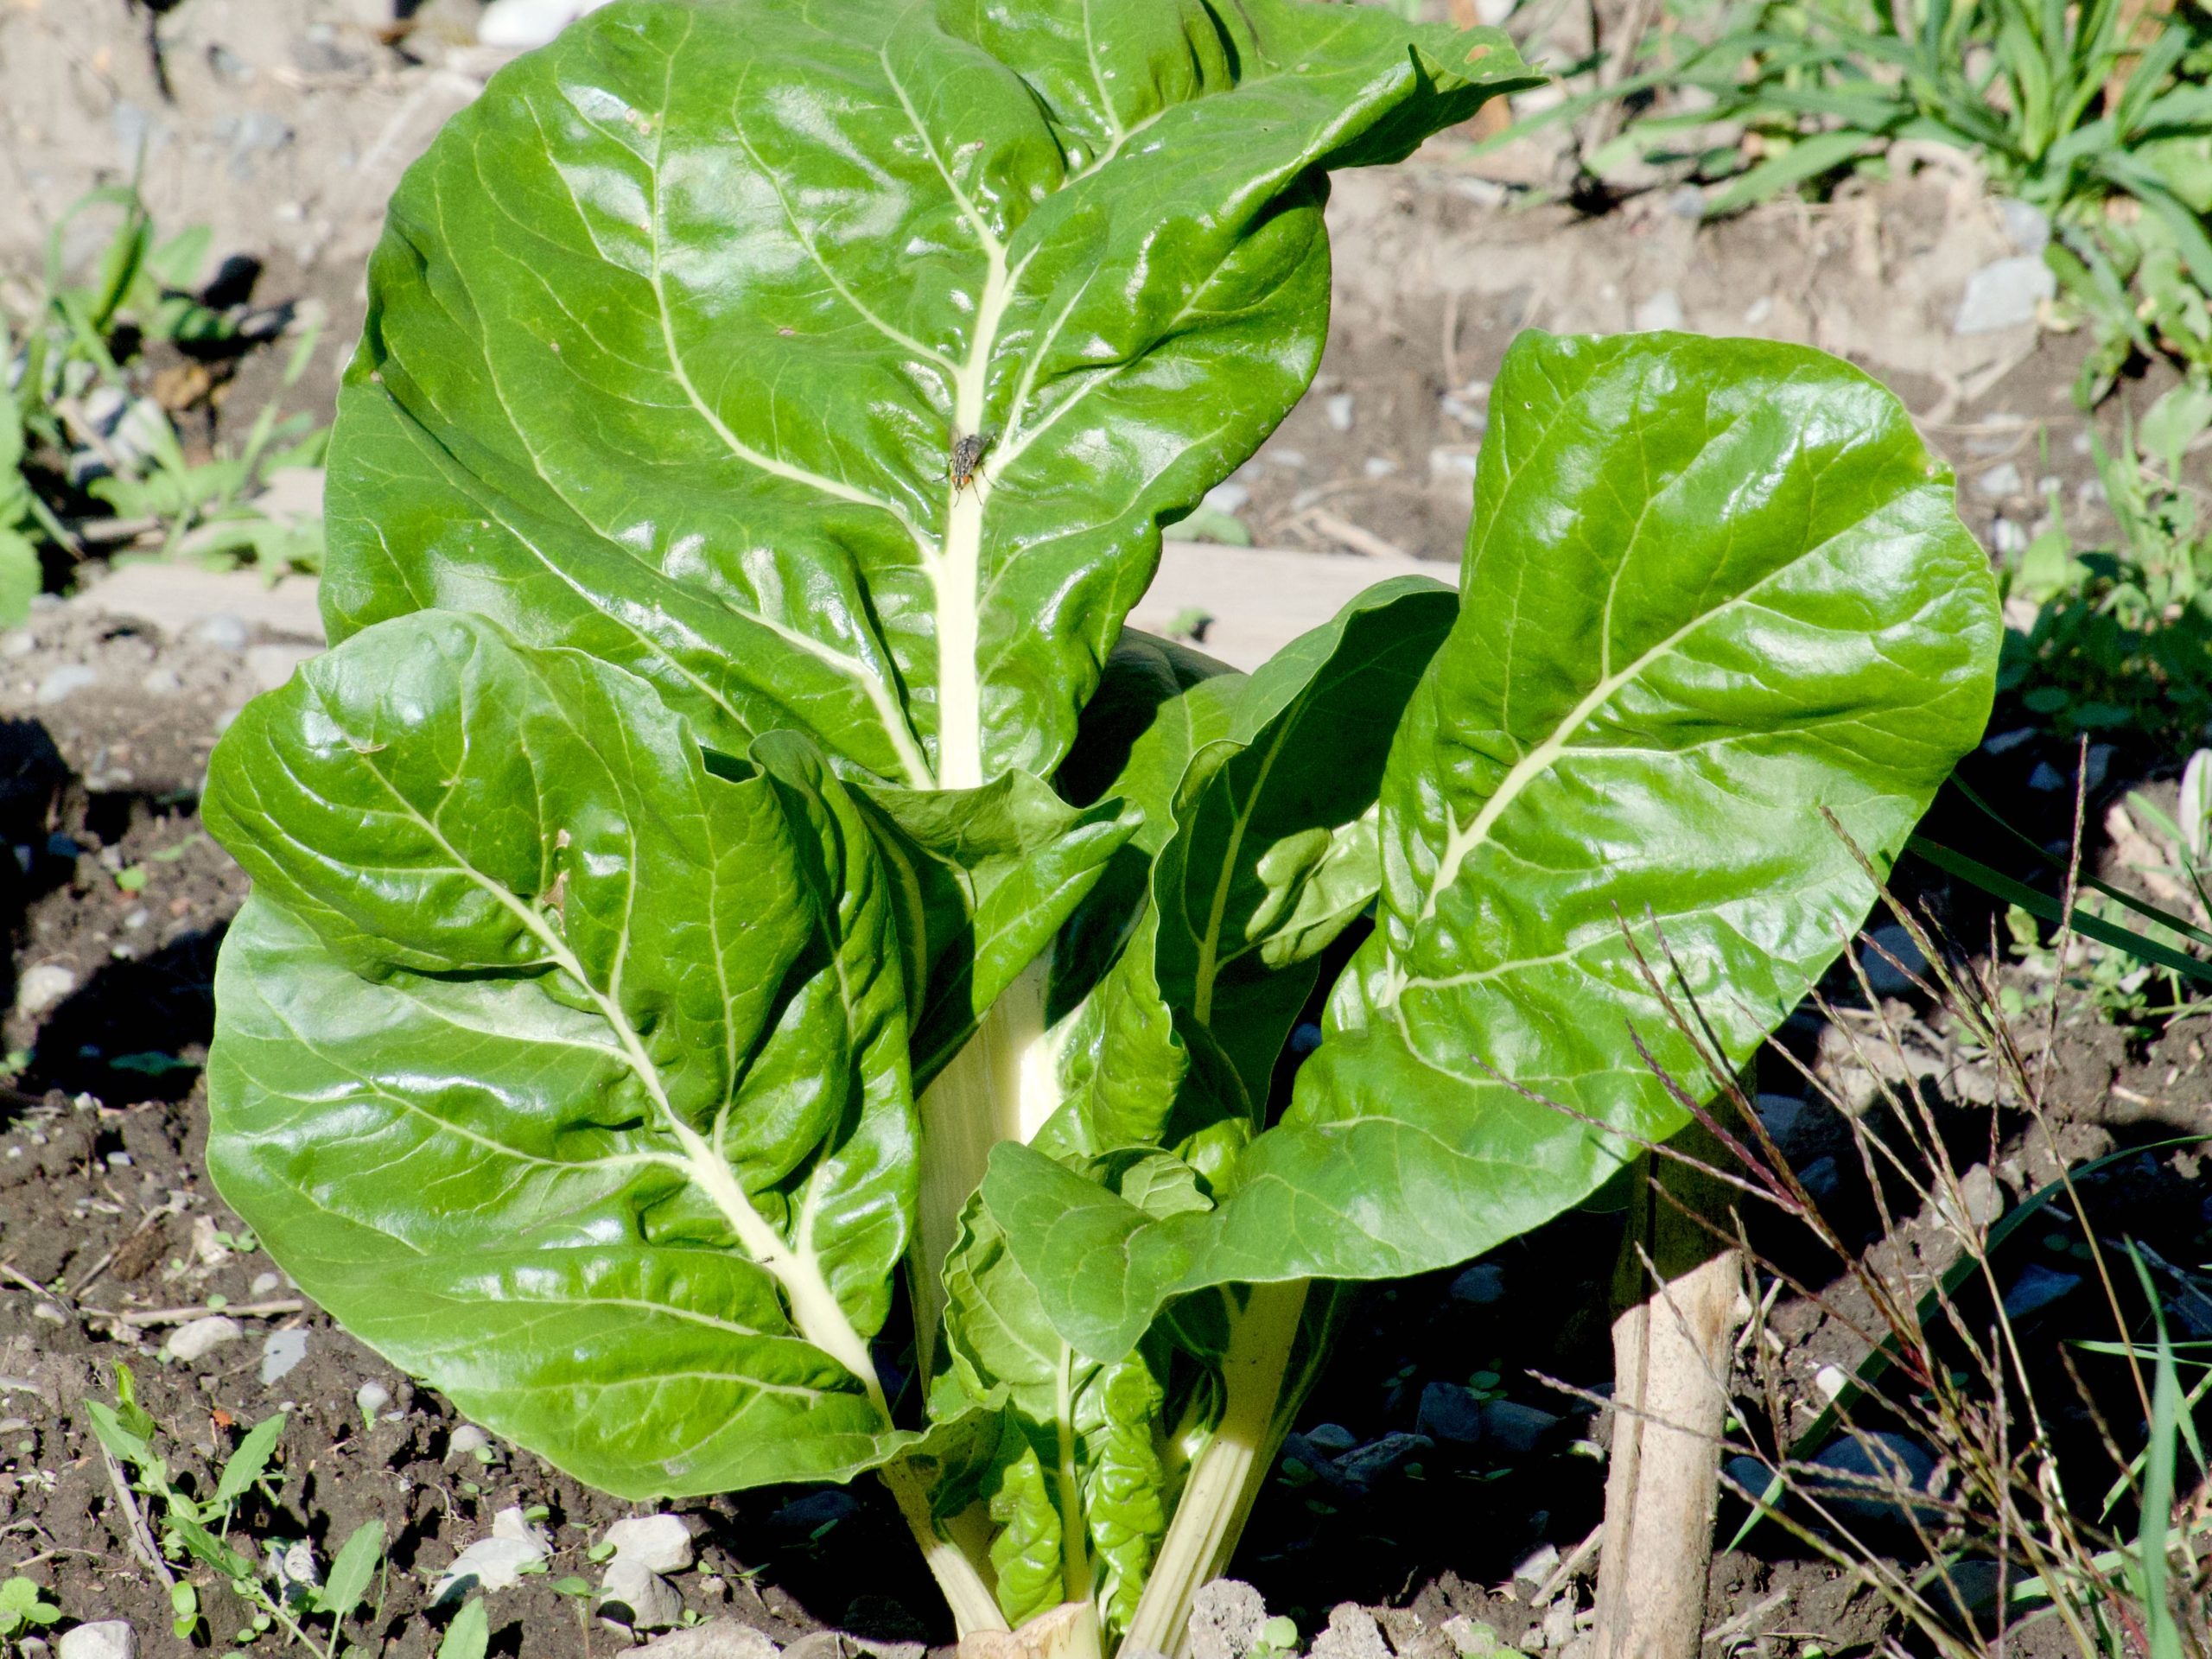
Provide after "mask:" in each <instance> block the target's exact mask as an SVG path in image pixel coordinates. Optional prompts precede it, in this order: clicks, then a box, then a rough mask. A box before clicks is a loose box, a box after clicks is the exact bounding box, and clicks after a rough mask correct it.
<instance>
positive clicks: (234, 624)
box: [192, 611, 252, 652]
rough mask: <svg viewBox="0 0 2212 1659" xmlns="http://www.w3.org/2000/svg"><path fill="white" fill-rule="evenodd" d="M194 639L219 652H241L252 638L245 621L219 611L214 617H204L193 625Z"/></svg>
mask: <svg viewBox="0 0 2212 1659" xmlns="http://www.w3.org/2000/svg"><path fill="white" fill-rule="evenodd" d="M192 637H193V638H194V639H197V640H199V641H200V644H202V645H213V646H214V647H215V649H216V650H218V651H229V652H241V651H244V650H245V648H246V642H247V641H248V640H249V639H251V638H252V635H251V633H250V632H248V631H247V629H246V626H245V618H244V617H240V616H233V615H232V614H231V613H230V612H228V611H217V612H216V613H214V614H213V616H203V617H201V618H200V620H199V621H198V622H197V623H195V624H194V625H193V629H192Z"/></svg>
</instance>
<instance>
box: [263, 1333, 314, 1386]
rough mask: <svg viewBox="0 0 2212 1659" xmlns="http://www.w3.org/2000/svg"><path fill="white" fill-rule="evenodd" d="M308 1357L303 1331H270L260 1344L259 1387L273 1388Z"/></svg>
mask: <svg viewBox="0 0 2212 1659" xmlns="http://www.w3.org/2000/svg"><path fill="white" fill-rule="evenodd" d="M306 1357H308V1333H307V1332H305V1331H272V1332H270V1333H269V1339H268V1340H267V1341H266V1342H264V1343H263V1344H261V1386H262V1387H263V1388H264V1389H269V1388H274V1387H275V1386H276V1385H277V1383H278V1382H279V1381H280V1380H281V1379H283V1377H285V1376H289V1375H290V1374H291V1371H292V1368H293V1367H294V1366H296V1365H297V1364H298V1363H300V1362H301V1361H302V1360H303V1359H305V1358H306Z"/></svg>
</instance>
